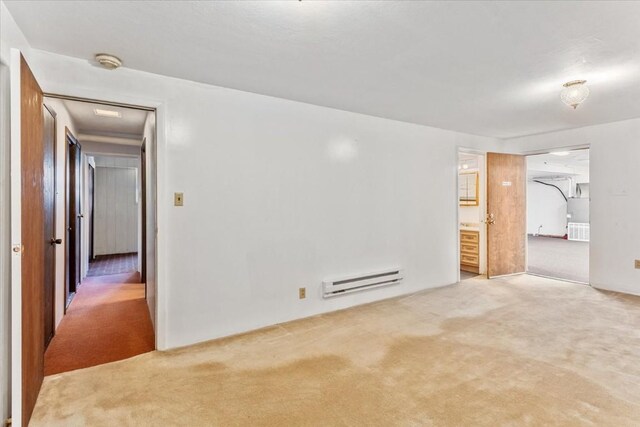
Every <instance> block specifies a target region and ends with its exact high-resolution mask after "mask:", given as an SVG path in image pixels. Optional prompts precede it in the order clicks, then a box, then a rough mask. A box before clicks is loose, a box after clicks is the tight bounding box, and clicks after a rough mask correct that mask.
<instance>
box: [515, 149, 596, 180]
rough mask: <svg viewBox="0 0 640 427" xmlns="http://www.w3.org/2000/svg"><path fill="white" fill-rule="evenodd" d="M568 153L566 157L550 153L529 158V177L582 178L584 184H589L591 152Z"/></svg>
mask: <svg viewBox="0 0 640 427" xmlns="http://www.w3.org/2000/svg"><path fill="white" fill-rule="evenodd" d="M568 153H569V154H567V155H565V156H557V155H555V154H550V153H548V154H538V155H534V156H527V176H528V177H529V178H530V179H533V178H537V179H539V178H554V177H567V176H581V177H583V180H582V181H583V182H589V150H588V149H584V150H573V151H569V152H568ZM585 179H586V180H585Z"/></svg>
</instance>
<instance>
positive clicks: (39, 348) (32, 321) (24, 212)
mask: <svg viewBox="0 0 640 427" xmlns="http://www.w3.org/2000/svg"><path fill="white" fill-rule="evenodd" d="M20 96H21V101H20V102H21V108H20V113H21V123H20V125H21V129H20V138H21V143H20V144H21V148H20V154H21V177H22V194H21V200H22V208H21V220H22V236H21V237H22V245H23V252H22V425H24V426H26V425H28V424H29V419H30V418H31V413H32V412H33V408H34V406H35V403H36V400H37V398H38V393H39V392H40V386H41V385H42V379H43V375H44V339H43V337H44V298H43V294H44V287H43V283H44V281H45V264H44V262H43V260H44V257H45V245H46V244H48V240H49V238H50V236H45V223H46V221H45V205H44V201H45V197H44V192H45V186H44V181H45V180H44V161H45V150H44V144H43V114H42V107H43V105H42V90H41V89H40V86H39V85H38V82H37V81H36V79H35V77H34V76H33V74H32V73H31V70H30V69H29V66H28V65H27V63H26V62H25V60H24V58H21V61H20ZM14 398H18V397H17V396H14Z"/></svg>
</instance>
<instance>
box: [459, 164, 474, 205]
mask: <svg viewBox="0 0 640 427" xmlns="http://www.w3.org/2000/svg"><path fill="white" fill-rule="evenodd" d="M458 185H459V188H458V195H459V198H460V206H478V172H466V173H461V174H459V177H458Z"/></svg>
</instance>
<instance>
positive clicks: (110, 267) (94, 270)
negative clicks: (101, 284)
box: [87, 252, 138, 277]
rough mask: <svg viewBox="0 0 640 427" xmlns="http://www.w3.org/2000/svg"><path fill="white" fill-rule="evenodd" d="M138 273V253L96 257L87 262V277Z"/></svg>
mask: <svg viewBox="0 0 640 427" xmlns="http://www.w3.org/2000/svg"><path fill="white" fill-rule="evenodd" d="M136 271H138V253H137V252H132V253H128V254H112V255H98V256H97V257H95V258H94V259H93V260H91V262H89V271H88V272H87V276H89V277H94V276H105V275H108V274H122V273H134V272H136Z"/></svg>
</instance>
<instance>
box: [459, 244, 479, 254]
mask: <svg viewBox="0 0 640 427" xmlns="http://www.w3.org/2000/svg"><path fill="white" fill-rule="evenodd" d="M460 252H466V253H469V254H472V255H478V254H479V253H480V251H478V244H477V243H467V242H460Z"/></svg>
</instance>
